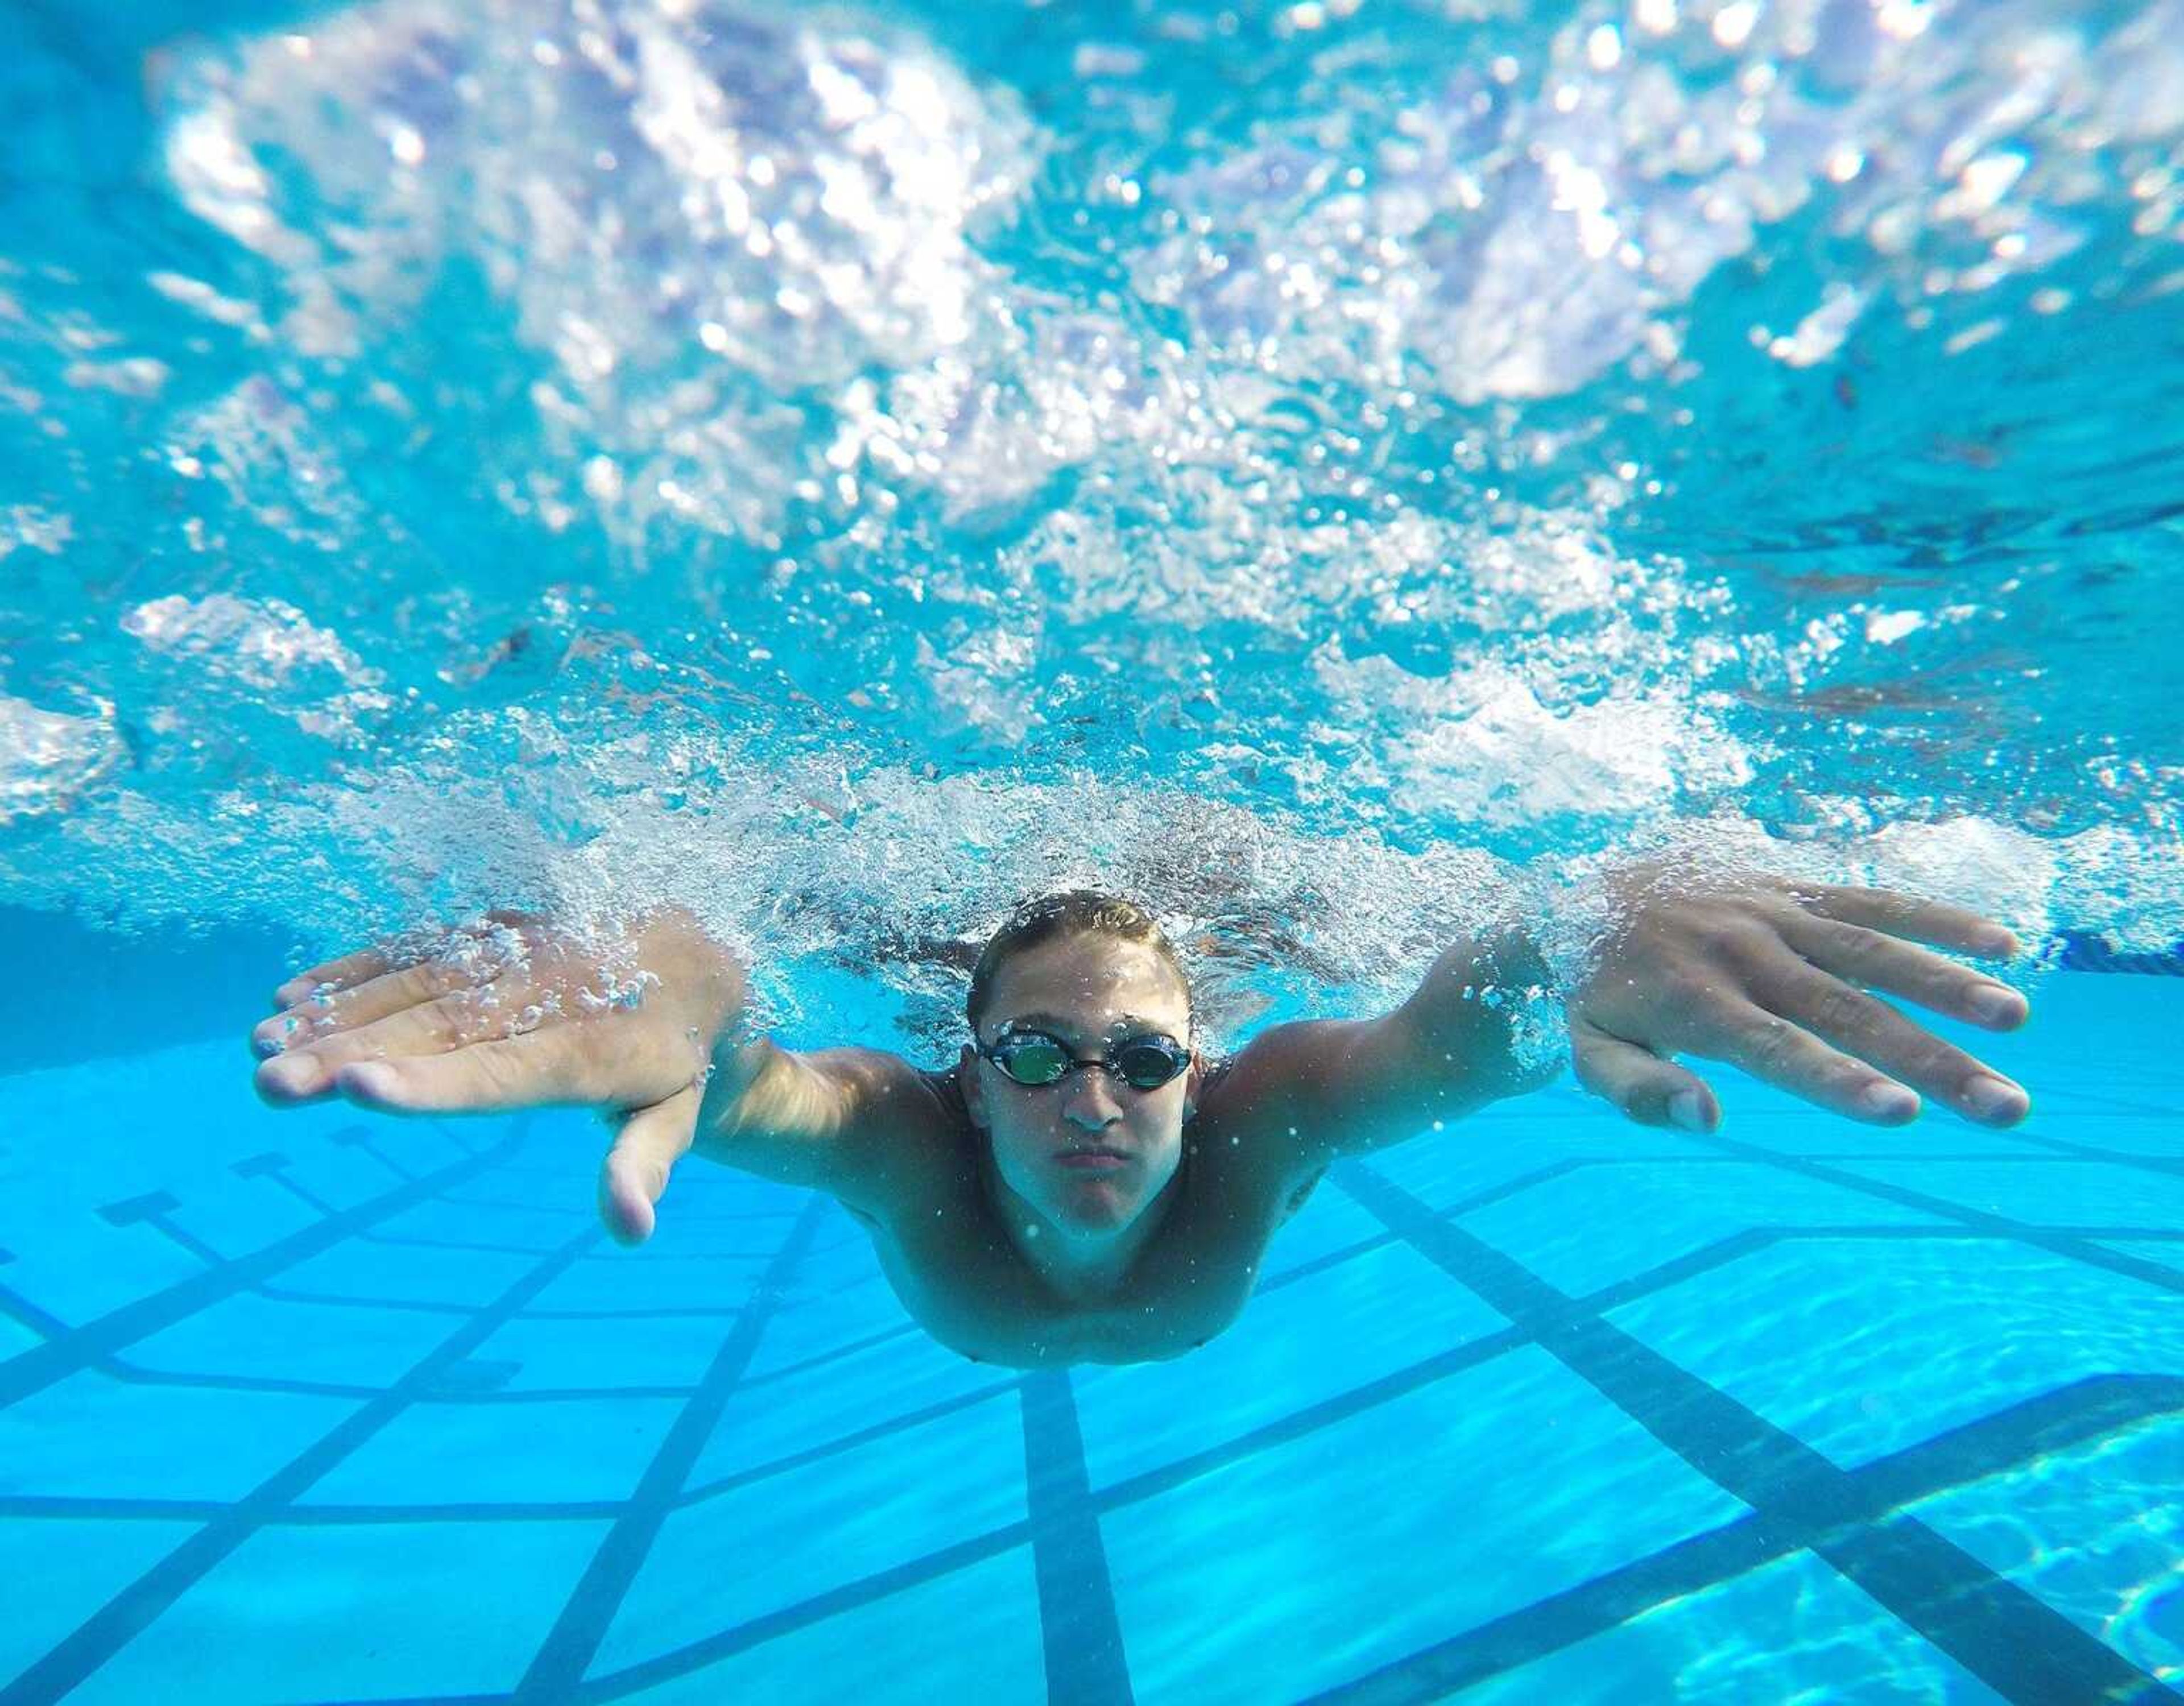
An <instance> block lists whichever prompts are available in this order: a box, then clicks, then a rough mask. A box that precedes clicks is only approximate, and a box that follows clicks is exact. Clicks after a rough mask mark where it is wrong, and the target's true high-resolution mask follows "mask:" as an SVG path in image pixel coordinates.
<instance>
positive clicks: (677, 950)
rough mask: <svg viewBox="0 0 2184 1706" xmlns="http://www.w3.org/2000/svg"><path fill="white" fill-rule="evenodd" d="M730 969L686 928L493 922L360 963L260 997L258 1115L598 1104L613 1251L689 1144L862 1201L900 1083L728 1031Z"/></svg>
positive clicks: (733, 982) (665, 915) (323, 969)
mask: <svg viewBox="0 0 2184 1706" xmlns="http://www.w3.org/2000/svg"><path fill="white" fill-rule="evenodd" d="M743 998H744V967H743V966H742V965H741V963H740V962H738V960H737V959H736V958H735V956H733V954H731V953H729V952H728V951H727V950H725V949H723V948H721V946H719V945H717V944H716V943H714V942H713V941H712V940H711V939H710V938H708V937H707V936H706V934H705V932H704V930H703V929H702V928H700V927H699V924H698V923H697V921H696V920H695V919H694V918H692V917H689V916H688V914H686V913H682V912H677V911H672V910H671V911H668V912H660V913H657V914H655V915H653V916H652V917H649V918H646V919H644V920H643V921H642V923H639V924H638V925H637V926H636V927H635V928H632V930H631V931H629V932H628V933H627V934H626V935H625V936H624V937H622V938H621V939H618V940H616V941H613V942H609V943H604V944H602V943H599V942H590V941H585V940H582V939H578V938H576V937H574V936H571V935H570V934H565V933H564V932H562V931H560V930H559V929H557V928H554V926H552V925H551V924H549V923H547V922H546V921H544V920H543V919H538V918H532V917H525V916H523V915H521V914H517V913H508V912H503V913H496V914H493V915H490V916H489V917H487V918H486V919H483V920H481V921H479V922H478V923H476V924H475V925H472V926H469V927H466V928H463V929H460V930H455V931H452V932H449V933H448V934H446V935H444V936H443V937H442V938H440V939H438V940H437V941H436V942H434V943H432V945H430V946H429V947H428V948H426V949H425V950H422V951H417V952H413V953H409V954H404V953H399V952H396V951H389V950H386V949H372V950H368V951H365V952H362V953H357V954H351V955H348V956H345V957H343V958H342V959H339V960H336V961H332V962H329V963H327V964H326V965H323V966H319V967H314V968H313V969H312V970H310V971H309V972H305V973H303V974H301V975H300V976H298V977H297V978H292V979H290V980H289V982H287V984H282V985H281V988H280V989H279V990H276V992H275V995H274V1003H275V1005H276V1006H277V1007H279V1008H281V1012H277V1013H276V1014H275V1016H274V1017H271V1018H270V1019H267V1020H265V1022H264V1023H261V1024H259V1026H258V1027H257V1028H256V1029H255V1030H253V1033H252V1039H251V1040H252V1043H253V1047H254V1048H255V1049H256V1050H257V1051H258V1052H259V1054H260V1055H263V1056H270V1058H267V1059H265V1062H264V1063H263V1064H262V1065H260V1066H259V1069H258V1076H257V1087H258V1090H259V1095H260V1096H262V1097H263V1098H264V1099H265V1101H268V1102H270V1103H271V1104H272V1105H274V1106H275V1107H285V1106H288V1105H292V1104H293V1103H297V1102H302V1101H315V1100H318V1099H320V1098H322V1097H324V1096H329V1095H341V1096H347V1097H348V1099H349V1100H350V1101H354V1102H356V1103H358V1104H359V1105H360V1106H363V1107H370V1108H377V1109H382V1110H385V1111H387V1112H398V1113H454V1112H505V1111H508V1110H511V1109H515V1108H524V1107H554V1106H561V1107H593V1108H597V1109H599V1111H600V1112H602V1113H603V1114H604V1116H605V1117H606V1118H607V1121H608V1123H609V1124H610V1126H612V1127H613V1128H614V1129H615V1133H616V1135H615V1139H614V1142H613V1145H612V1146H611V1148H610V1150H609V1151H608V1154H607V1157H606V1159H605V1162H604V1164H603V1166H602V1167H601V1169H600V1174H599V1213H600V1215H601V1218H603V1219H604V1221H605V1222H606V1224H607V1228H608V1229H609V1230H610V1232H612V1233H613V1234H614V1235H615V1236H616V1238H618V1239H620V1240H621V1241H623V1242H625V1243H636V1242H638V1241H641V1240H643V1239H644V1238H646V1237H648V1236H649V1235H650V1234H651V1232H652V1229H653V1225H654V1213H653V1206H654V1204H655V1203H656V1202H657V1201H659V1200H660V1196H661V1194H662V1193H663V1192H664V1191H665V1190H666V1187H667V1180H668V1177H669V1175H670V1174H671V1172H672V1171H673V1169H674V1168H675V1165H676V1163H677V1162H679V1161H680V1160H681V1159H682V1157H683V1156H684V1155H686V1154H688V1152H689V1151H691V1150H692V1148H693V1147H695V1148H696V1149H697V1151H698V1152H699V1153H700V1154H701V1155H705V1156H706V1157H710V1158H711V1159H715V1160H718V1161H722V1162H727V1163H728V1164H729V1165H731V1166H735V1167H738V1168H743V1169H744V1170H746V1171H748V1172H752V1173H755V1174H760V1175H761V1176H762V1177H766V1178H769V1179H777V1180H779V1181H781V1182H783V1183H787V1184H794V1185H807V1186H810V1187H811V1188H813V1189H816V1190H827V1191H830V1192H832V1193H833V1194H834V1195H835V1196H838V1197H840V1198H842V1199H843V1200H844V1201H846V1202H848V1203H850V1205H851V1206H852V1207H861V1206H864V1204H865V1203H866V1201H867V1200H868V1199H871V1198H873V1197H875V1196H878V1195H879V1194H881V1193H883V1191H884V1190H886V1189H887V1188H888V1187H889V1179H888V1177H887V1174H888V1172H889V1168H891V1167H894V1166H896V1165H900V1164H901V1162H900V1157H902V1155H903V1153H904V1146H900V1145H889V1144H887V1143H885V1142H883V1140H882V1138H883V1132H884V1129H885V1127H886V1125H887V1123H888V1120H889V1118H891V1117H892V1118H899V1119H902V1120H914V1119H915V1118H916V1116H917V1112H918V1109H917V1090H919V1088H920V1085H921V1080H919V1079H918V1076H917V1073H916V1072H915V1071H914V1070H913V1069H912V1068H911V1067H910V1066H909V1065H908V1063H907V1062H903V1061H900V1060H899V1059H897V1058H896V1057H895V1056H892V1055H887V1054H883V1053H880V1052H877V1051H872V1050H864V1049H834V1050H828V1051H824V1052H822V1053H819V1054H814V1055H808V1056H806V1055H795V1054H791V1053H789V1052H788V1051H786V1050H783V1049H781V1048H778V1047H777V1046H775V1045H773V1044H772V1043H771V1042H769V1041H767V1040H764V1039H763V1038H755V1037H746V1036H744V1035H742V1034H739V1032H738V1025H737V1020H738V1017H739V1015H740V1012H741V1009H742V1006H743Z"/></svg>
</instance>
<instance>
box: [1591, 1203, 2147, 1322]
mask: <svg viewBox="0 0 2184 1706" xmlns="http://www.w3.org/2000/svg"><path fill="white" fill-rule="evenodd" d="M2047 1230H2048V1231H2050V1232H2058V1233H2062V1234H2064V1235H2068V1236H2070V1237H2075V1238H2120V1239H2134V1240H2135V1239H2141V1238H2149V1237H2150V1238H2155V1239H2170V1240H2180V1241H2184V1231H2180V1230H2177V1229H2175V1228H2154V1229H2145V1228H2141V1227H2132V1226H2115V1227H2107V1226H2070V1227H2049V1228H2047ZM1830 1239H1841V1240H1861V1241H1869V1242H1875V1243H1920V1242H1925V1241H1927V1240H1942V1241H1944V1242H1946V1241H1947V1240H1951V1239H1960V1240H1968V1241H1974V1242H1976V1241H1980V1240H1992V1241H1993V1242H1997V1243H2012V1244H2014V1243H2016V1242H2017V1241H2018V1235H2017V1234H2016V1233H2015V1232H2014V1231H2006V1230H2001V1229H1995V1228H1992V1227H1985V1226H1928V1225H1909V1226H1869V1225H1842V1226H1825V1225H1822V1226H1747V1227H1745V1228H1743V1229H1741V1230H1739V1231H1736V1232H1733V1233H1731V1234H1730V1235H1728V1236H1727V1237H1725V1238H1719V1239H1716V1240H1714V1241H1713V1243H1711V1244H1706V1245H1702V1246H1700V1247H1699V1248H1698V1249H1697V1250H1688V1251H1685V1252H1684V1253H1683V1254H1682V1255H1680V1256H1677V1257H1671V1258H1670V1259H1669V1261H1666V1262H1663V1263H1657V1264H1655V1265H1654V1266H1653V1267H1651V1268H1642V1269H1641V1270H1640V1271H1639V1272H1637V1273H1635V1274H1630V1275H1627V1276H1626V1277H1624V1279H1621V1280H1615V1281H1614V1282H1613V1283H1612V1284H1610V1285H1603V1286H1602V1287H1601V1288H1600V1289H1599V1290H1597V1291H1588V1292H1585V1294H1583V1295H1582V1296H1580V1297H1579V1298H1578V1299H1577V1302H1578V1304H1579V1306H1580V1307H1582V1308H1585V1309H1589V1310H1591V1312H1592V1313H1595V1314H1596V1315H1605V1314H1607V1313H1609V1312H1610V1311H1611V1310H1614V1309H1619V1308H1621V1307H1623V1306H1624V1304H1626V1303H1630V1302H1635V1301H1636V1300H1637V1299H1638V1298H1640V1297H1643V1296H1651V1295H1652V1293H1653V1292H1656V1291H1665V1290H1666V1289H1668V1288H1669V1286H1671V1285H1682V1284H1683V1283H1684V1282H1685V1280H1693V1279H1696V1278H1697V1277H1698V1276H1699V1275H1700V1274H1706V1273H1711V1272H1712V1271H1713V1269H1715V1268H1723V1267H1726V1266H1727V1265H1728V1264H1729V1263H1732V1262H1735V1261H1738V1260H1740V1259H1741V1258H1742V1257H1746V1256H1750V1255H1752V1254H1755V1253H1756V1252H1758V1251H1761V1250H1764V1249H1766V1248H1768V1247H1769V1246H1772V1245H1775V1244H1791V1243H1803V1242H1808V1241H1815V1240H1819V1241H1825V1240H1830Z"/></svg>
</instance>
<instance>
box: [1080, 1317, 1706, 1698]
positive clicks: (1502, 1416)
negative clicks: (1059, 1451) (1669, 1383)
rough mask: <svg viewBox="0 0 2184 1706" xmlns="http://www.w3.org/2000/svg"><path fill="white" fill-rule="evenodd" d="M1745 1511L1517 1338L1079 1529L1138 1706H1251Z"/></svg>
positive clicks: (1350, 1673)
mask: <svg viewBox="0 0 2184 1706" xmlns="http://www.w3.org/2000/svg"><path fill="white" fill-rule="evenodd" d="M1743 1514H1746V1513H1745V1507H1744V1506H1743V1505H1742V1504H1741V1503H1740V1502H1739V1501H1737V1500H1736V1499H1735V1498H1732V1497H1730V1495H1728V1494H1727V1493H1725V1492H1724V1491H1721V1489H1720V1488H1719V1487H1717V1486H1714V1485H1713V1483H1712V1482H1710V1481H1708V1480H1704V1479H1703V1478H1702V1477H1701V1476H1699V1475H1696V1474H1694V1473H1693V1472H1692V1471H1691V1470H1690V1469H1687V1468H1686V1467H1685V1465H1684V1464H1683V1463H1682V1462H1681V1461H1680V1460H1679V1459H1678V1458H1675V1457H1674V1456H1673V1455H1672V1454H1671V1453H1669V1452H1668V1451H1667V1450H1666V1449H1665V1448H1663V1447H1661V1446H1659V1445H1658V1444H1657V1443H1655V1442H1654V1441H1653V1440H1652V1438H1651V1437H1650V1436H1647V1435H1646V1433H1645V1432H1644V1431H1643V1430H1641V1429H1640V1428H1639V1427H1638V1426H1637V1424H1635V1423H1634V1422H1632V1421H1631V1420H1630V1419H1629V1418H1628V1417H1626V1416H1624V1414H1623V1413H1621V1412H1620V1411H1619V1410H1617V1409H1616V1408H1613V1406H1612V1405H1610V1404H1608V1403H1607V1402H1606V1401H1605V1400H1604V1399H1602V1397H1600V1396H1599V1395H1598V1394H1597V1393H1596V1392H1595V1391H1593V1390H1592V1388H1591V1387H1590V1386H1589V1385H1585V1383H1584V1382H1583V1381H1581V1380H1579V1379H1578V1378H1577V1377H1576V1376H1575V1375H1574V1374H1570V1373H1569V1372H1568V1370H1566V1369H1563V1367H1562V1366H1561V1365H1560V1364H1559V1363H1556V1362H1555V1361H1554V1360H1553V1359H1552V1358H1550V1357H1548V1356H1547V1355H1546V1352H1542V1351H1539V1350H1536V1349H1532V1348H1525V1349H1522V1350H1518V1351H1514V1352H1510V1353H1509V1354H1508V1355H1507V1356H1503V1357H1500V1358H1496V1359H1495V1360H1494V1361H1492V1362H1490V1363H1486V1364H1485V1365H1484V1366H1483V1367H1480V1368H1477V1369H1469V1370H1467V1371H1465V1372H1464V1373H1463V1374H1456V1375H1452V1376H1451V1377H1449V1378H1447V1379H1446V1380H1440V1381H1438V1382H1436V1383H1435V1384H1434V1385H1430V1386H1429V1387H1426V1388H1424V1390H1422V1391H1417V1392H1413V1393H1411V1394H1409V1395H1407V1396H1406V1397H1401V1398H1398V1399H1395V1400H1393V1401H1391V1402H1388V1403H1385V1404H1383V1405H1380V1406H1379V1407H1378V1408H1374V1409H1373V1410H1370V1411H1368V1412H1366V1413H1363V1414H1362V1415H1358V1416H1355V1417H1352V1418H1350V1419H1346V1420H1344V1421H1340V1422H1336V1423H1334V1424H1331V1425H1329V1426H1328V1427H1326V1428H1323V1429H1322V1430H1318V1432H1315V1433H1313V1434H1312V1435H1310V1436H1307V1437H1306V1438H1304V1439H1301V1440H1297V1441H1291V1442H1289V1443H1286V1444H1284V1445H1282V1446H1279V1447H1274V1448H1272V1449H1269V1450H1266V1451H1263V1452H1256V1453H1254V1454H1252V1455H1251V1456H1250V1457H1248V1458H1243V1459H1241V1460H1240V1461H1237V1462H1234V1463H1229V1464H1226V1465H1224V1466H1223V1467H1222V1468H1220V1469H1216V1470H1214V1471H1212V1473H1210V1474H1207V1475H1204V1476H1202V1477H1200V1478H1199V1479H1197V1480H1193V1481H1191V1482H1190V1483H1189V1484H1187V1485H1185V1486H1181V1487H1178V1488H1176V1489H1174V1490H1173V1491H1169V1492H1167V1493H1166V1494H1164V1495H1163V1496H1162V1497H1160V1498H1158V1499H1156V1500H1149V1501H1146V1502H1145V1503H1142V1504H1129V1505H1124V1506H1122V1507H1120V1508H1113V1509H1110V1510H1108V1511H1106V1513H1104V1514H1103V1515H1102V1516H1101V1518H1100V1532H1101V1535H1102V1537H1103V1539H1104V1541H1105V1544H1106V1556H1107V1561H1108V1565H1109V1569H1110V1571H1111V1574H1112V1579H1113V1581H1114V1584H1115V1592H1116V1601H1117V1607H1118V1608H1119V1610H1120V1613H1121V1617H1122V1625H1123V1640H1124V1642H1125V1645H1126V1647H1127V1648H1128V1654H1129V1664H1130V1675H1131V1680H1132V1687H1133V1692H1134V1695H1135V1698H1136V1699H1137V1701H1138V1702H1139V1706H1186V1703H1187V1706H1232V1703H1233V1706H1261V1703H1263V1702H1264V1701H1265V1700H1266V1699H1267V1698H1268V1692H1267V1689H1268V1678H1269V1677H1279V1678H1280V1679H1282V1681H1281V1687H1282V1692H1283V1695H1284V1698H1290V1699H1295V1698H1303V1697H1304V1696H1306V1695H1308V1694H1311V1693H1313V1692H1318V1691H1319V1690H1321V1689H1324V1688H1328V1687H1330V1686H1334V1685H1336V1684H1338V1683H1341V1682H1344V1681H1348V1680H1350V1679H1351V1678H1354V1677H1357V1676H1358V1675H1362V1674H1364V1673H1366V1672H1368V1671H1371V1670H1377V1669H1379V1667H1380V1666H1382V1665H1384V1664H1388V1663H1390V1662H1391V1661H1393V1660H1395V1659H1400V1658H1402V1657H1404V1656H1405V1655H1407V1654H1409V1653H1413V1652H1415V1651H1417V1650H1418V1648H1420V1647H1424V1646H1426V1645H1428V1644H1429V1643H1431V1642H1435V1641H1439V1640H1443V1639H1446V1638H1447V1637H1448V1636H1452V1635H1454V1634H1456V1633H1457V1632H1458V1631H1462V1630H1464V1629H1467V1628H1469V1627H1471V1626H1473V1625H1477V1624H1479V1623H1483V1622H1485V1621H1486V1620H1489V1619H1490V1618H1493V1617H1496V1616H1499V1615H1501V1614H1504V1613H1506V1612H1509V1611H1513V1610H1514V1609H1516V1608H1518V1607H1519V1606H1522V1605H1524V1604H1526V1603H1529V1602H1530V1601H1532V1600H1535V1599H1537V1598H1540V1597H1542V1596H1543V1595H1546V1594H1549V1593H1553V1592H1558V1591H1560V1590H1563V1589H1565V1588H1568V1587H1572V1586H1575V1585H1577V1584H1578V1583H1580V1582H1581V1581H1585V1580H1587V1579H1588V1578H1590V1577H1591V1576H1592V1575H1596V1574H1598V1573H1599V1572H1601V1571H1602V1570H1604V1569H1613V1568H1614V1567H1615V1566H1616V1565H1618V1564H1624V1563H1626V1562H1629V1561H1630V1560H1631V1559H1633V1558H1640V1557H1643V1556H1645V1555H1646V1554H1648V1553H1652V1552H1653V1551H1655V1550H1657V1549H1658V1548H1659V1547H1663V1546H1665V1545H1668V1544H1669V1543H1670V1542H1674V1541H1676V1540H1679V1539H1681V1538H1684V1537H1685V1536H1689V1535H1691V1534H1695V1533H1697V1532H1700V1531H1702V1530H1707V1529H1711V1528H1713V1527H1715V1526H1718V1525H1721V1524H1723V1523H1726V1522H1730V1521H1732V1520H1734V1519H1736V1518H1738V1517H1740V1516H1741V1515H1743Z"/></svg>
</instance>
